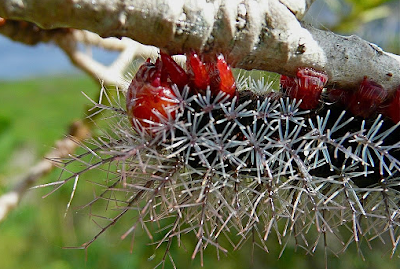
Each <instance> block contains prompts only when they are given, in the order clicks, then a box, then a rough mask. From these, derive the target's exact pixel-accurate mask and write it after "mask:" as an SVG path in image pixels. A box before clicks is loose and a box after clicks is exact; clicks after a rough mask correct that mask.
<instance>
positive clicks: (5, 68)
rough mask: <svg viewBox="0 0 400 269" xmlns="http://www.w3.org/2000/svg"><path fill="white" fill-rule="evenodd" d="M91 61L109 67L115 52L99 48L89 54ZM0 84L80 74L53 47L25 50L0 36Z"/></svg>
mask: <svg viewBox="0 0 400 269" xmlns="http://www.w3.org/2000/svg"><path fill="white" fill-rule="evenodd" d="M92 53H93V55H94V57H95V58H96V59H97V60H98V61H100V62H102V63H105V64H110V63H111V62H112V60H113V59H114V58H115V57H116V55H117V54H116V53H115V52H107V51H104V50H101V49H98V48H94V49H93V50H92ZM0 62H1V64H0V80H16V79H23V78H27V77H33V76H38V75H57V74H65V73H77V72H81V71H79V70H78V69H76V68H75V67H74V66H73V65H72V64H71V62H70V61H69V59H68V57H67V56H66V55H65V53H64V52H63V51H62V50H60V49H59V48H58V47H57V46H55V45H53V44H38V45H36V46H27V45H24V44H21V43H18V42H14V41H12V40H10V39H8V38H6V37H4V36H2V35H0Z"/></svg>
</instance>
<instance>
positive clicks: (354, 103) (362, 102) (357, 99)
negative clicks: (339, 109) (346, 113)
mask: <svg viewBox="0 0 400 269" xmlns="http://www.w3.org/2000/svg"><path fill="white" fill-rule="evenodd" d="M386 98H387V91H386V90H385V89H384V88H383V87H382V86H381V85H379V84H378V83H376V82H374V81H372V80H369V79H367V77H364V79H363V81H362V82H361V84H360V87H359V88H358V90H357V91H356V92H354V93H350V94H349V102H348V104H347V105H348V109H349V110H350V111H351V112H352V113H353V114H354V115H357V116H361V117H363V118H368V117H370V116H372V115H373V114H374V113H375V112H376V110H377V109H378V107H379V106H380V105H381V104H382V103H383V102H384V101H385V100H386Z"/></svg>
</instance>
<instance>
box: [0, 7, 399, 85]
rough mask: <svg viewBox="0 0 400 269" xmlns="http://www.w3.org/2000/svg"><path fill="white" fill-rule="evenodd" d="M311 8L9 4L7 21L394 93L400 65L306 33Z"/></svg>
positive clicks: (365, 47) (350, 42) (358, 45)
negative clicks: (367, 82) (311, 71)
mask: <svg viewBox="0 0 400 269" xmlns="http://www.w3.org/2000/svg"><path fill="white" fill-rule="evenodd" d="M311 3H312V1H305V0H303V1H300V0H299V1H294V0H285V1H279V0H265V1H255V0H241V1H240V0H215V1H206V0H199V1H192V0H164V1H161V0H130V1H128V0H126V1H123V0H107V1H105V0H103V1H100V0H94V1H92V0H74V1H64V0H47V1H43V0H24V1H23V0H9V1H2V2H0V17H4V18H9V19H21V20H27V21H32V22H34V23H36V24H37V25H39V26H40V27H42V28H44V29H53V28H57V27H71V28H76V29H85V30H89V31H91V32H95V33H97V34H99V35H100V36H103V37H110V36H113V37H129V38H131V39H133V40H136V41H138V42H140V43H143V44H148V45H154V46H157V47H160V48H162V49H165V50H168V51H169V52H170V53H171V54H179V53H183V52H185V51H188V50H189V49H194V50H198V51H202V52H204V53H206V54H207V53H215V52H222V53H224V54H225V55H226V57H227V58H228V61H229V62H230V63H231V64H232V65H233V66H235V67H238V68H243V69H260V70H267V71H273V72H277V73H281V74H286V75H294V74H295V72H296V71H297V69H298V68H299V67H305V66H307V67H314V68H315V69H318V70H323V71H325V72H326V73H327V74H328V76H329V79H330V82H329V83H330V85H336V86H337V87H345V88H348V87H349V88H350V87H356V86H357V85H358V84H359V83H360V81H361V80H362V79H363V77H364V76H367V77H369V78H370V79H372V80H374V81H376V82H378V83H380V84H382V85H383V86H384V87H385V88H386V89H388V90H389V91H392V90H393V89H395V88H396V87H397V86H398V85H400V57H399V56H397V55H393V54H390V53H386V52H384V51H382V50H381V49H380V48H378V47H377V46H375V45H373V44H371V43H368V42H366V41H363V40H361V39H359V38H357V37H343V36H338V35H336V34H334V33H331V32H327V31H320V30H316V29H313V28H312V27H310V26H303V25H302V24H301V23H300V22H299V19H300V18H301V17H302V16H303V15H304V13H305V12H306V11H307V8H308V7H309V5H310V4H311Z"/></svg>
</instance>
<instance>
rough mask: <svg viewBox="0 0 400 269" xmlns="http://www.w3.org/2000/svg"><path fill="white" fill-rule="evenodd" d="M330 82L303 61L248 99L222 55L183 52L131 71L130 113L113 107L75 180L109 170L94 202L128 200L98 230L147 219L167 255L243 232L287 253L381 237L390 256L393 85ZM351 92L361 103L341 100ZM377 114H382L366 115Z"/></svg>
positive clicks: (240, 237)
mask: <svg viewBox="0 0 400 269" xmlns="http://www.w3.org/2000/svg"><path fill="white" fill-rule="evenodd" d="M250 79H251V78H248V80H247V82H249V80H250ZM327 80H328V77H327V75H326V74H324V73H323V72H319V71H316V70H312V69H311V68H301V69H299V70H298V72H297V74H296V77H295V78H291V77H287V76H282V78H281V91H280V92H273V91H271V90H270V89H269V90H267V91H265V93H262V94H255V92H257V91H256V90H255V89H254V85H256V83H247V82H246V81H245V82H243V81H242V82H239V81H235V80H234V78H233V75H232V73H231V70H230V67H229V65H228V64H227V63H226V62H225V60H224V58H223V56H222V55H220V56H216V57H214V58H211V60H210V61H204V60H203V57H202V55H201V54H197V53H195V52H190V53H189V54H188V55H187V63H186V70H185V69H183V68H182V67H181V66H179V65H178V64H177V63H176V62H175V61H174V60H173V59H172V58H171V57H170V56H169V55H167V54H166V53H163V52H161V53H160V58H159V59H157V60H156V61H155V63H151V62H150V60H148V61H146V62H145V63H144V64H143V65H142V66H141V67H140V68H139V70H138V72H137V73H136V76H135V77H134V79H133V80H132V82H131V85H130V86H129V89H128V92H127V94H126V113H120V112H118V111H120V110H118V109H114V108H110V110H111V111H114V112H115V113H116V116H117V118H118V119H119V120H118V123H117V126H116V128H113V130H112V133H111V134H109V133H105V135H104V136H103V137H101V138H99V139H97V140H95V141H94V142H93V143H94V145H95V146H96V147H95V148H91V149H90V152H91V153H92V155H93V157H92V158H91V159H90V161H87V162H82V163H83V164H86V165H88V167H87V168H86V169H84V170H82V171H81V172H77V173H74V174H73V175H72V176H71V177H70V178H69V179H72V178H76V176H77V175H80V174H83V173H84V172H85V171H87V170H90V169H92V168H96V167H103V168H104V169H106V170H107V172H108V175H110V178H107V183H106V184H107V185H106V187H105V190H103V191H102V192H100V193H97V194H96V198H95V201H96V202H97V201H100V200H104V201H107V202H108V201H109V200H111V199H112V200H115V201H122V202H121V205H119V206H118V209H119V210H120V213H118V214H116V215H115V216H114V217H107V218H108V219H109V220H110V224H109V225H105V226H103V227H102V230H101V232H100V233H99V234H101V233H102V232H104V231H105V230H106V229H107V228H108V227H110V226H111V225H114V224H115V223H116V222H117V221H119V220H120V218H122V216H124V215H129V216H130V217H129V221H128V225H129V226H128V228H127V232H126V234H124V235H123V238H125V237H127V236H128V235H129V234H130V233H133V232H134V231H135V229H137V227H143V229H145V230H146V231H147V232H148V233H149V234H151V233H153V232H154V233H157V232H156V231H154V229H153V228H152V224H154V223H157V224H161V227H159V228H157V231H159V232H160V233H161V234H162V238H161V239H159V241H158V245H157V246H160V245H161V244H163V243H165V244H166V245H167V248H166V252H168V251H169V248H170V244H171V243H172V242H173V241H174V238H179V240H180V238H181V236H182V237H183V235H187V234H192V236H193V237H195V239H196V240H197V243H196V244H195V247H194V249H193V255H192V257H195V256H196V255H197V254H199V253H200V255H202V254H203V250H205V249H206V248H209V247H215V248H216V249H217V251H221V252H224V253H226V252H227V251H228V250H227V246H228V247H229V245H231V247H232V248H234V249H237V248H239V247H241V246H242V245H243V244H244V243H245V242H246V241H247V240H248V239H249V238H251V240H253V244H255V245H258V246H260V247H261V248H263V249H265V250H268V247H267V244H268V243H269V242H270V240H271V239H272V238H273V237H275V239H277V240H278V242H279V244H281V245H282V248H284V247H285V246H286V244H287V242H288V241H289V240H290V239H291V238H294V239H295V242H296V245H301V247H302V248H304V249H306V250H307V251H309V252H314V251H315V249H316V246H317V245H318V244H319V242H321V241H324V242H323V243H322V244H323V245H324V246H328V245H329V246H330V247H332V248H335V246H337V245H335V244H333V245H332V244H331V242H332V240H338V241H339V242H340V244H339V245H340V246H346V247H347V246H348V245H349V244H350V242H356V244H360V241H362V240H367V241H368V243H369V240H372V239H374V238H377V237H379V238H381V239H382V238H383V237H381V235H382V234H385V233H387V234H389V238H390V239H389V240H390V242H391V244H392V245H391V246H392V250H393V252H394V251H395V250H396V248H397V245H398V243H399V240H398V238H399V236H400V232H399V228H400V227H399V223H400V219H399V216H398V213H396V212H398V211H399V203H400V195H399V191H398V190H399V186H400V161H399V157H400V156H399V155H400V150H399V149H400V143H399V135H400V133H399V128H398V126H399V125H400V123H397V121H398V120H397V121H396V119H398V118H399V116H398V106H399V96H400V94H399V91H400V89H399V90H398V91H397V92H396V93H395V94H394V96H391V97H387V96H384V94H383V93H382V91H381V88H380V87H379V85H377V84H376V83H372V82H370V81H369V80H367V79H365V80H364V81H362V82H360V88H359V89H356V90H354V92H352V93H351V94H350V93H347V92H344V90H333V89H329V88H328V89H326V88H324V87H325V86H326V85H327ZM266 88H268V87H266ZM371 97H373V98H375V97H377V98H378V99H377V100H376V101H374V100H372V99H371ZM349 100H350V101H349ZM352 100H363V102H365V103H362V102H361V103H359V104H357V105H353V106H354V107H353V108H350V107H347V103H351V102H354V101H352ZM365 106H369V108H370V110H369V111H368V112H365V113H364V112H362V108H363V107H365ZM99 107H103V108H104V105H103V106H100V105H99ZM347 109H348V110H349V111H347ZM380 110H385V113H384V116H382V115H378V116H377V117H375V118H368V119H364V118H363V117H364V116H371V117H372V116H374V114H375V113H376V112H377V111H380ZM396 113H397V114H396ZM396 115H397V116H396ZM385 116H386V117H389V118H390V119H392V120H393V121H395V122H396V123H395V124H393V123H392V122H391V121H389V120H386V119H384V117H385ZM396 117H397V118H396ZM132 127H133V128H132ZM83 157H84V155H82V156H81V157H80V156H78V157H76V158H75V160H76V159H79V158H83ZM110 164H112V165H110ZM67 165H68V164H66V166H67ZM67 170H68V169H66V171H67ZM69 179H67V180H65V181H64V182H63V183H62V184H64V183H65V182H67V181H68V180H69ZM102 184H104V183H102ZM110 197H112V198H110ZM92 204H93V203H90V204H89V206H91V205H92ZM121 210H122V211H121ZM132 218H134V219H135V221H134V222H133V223H132ZM119 223H121V221H119ZM122 223H123V222H122ZM343 228H344V229H343ZM343 230H347V231H350V234H343ZM366 231H367V232H366ZM347 236H348V237H347ZM96 237H97V236H96ZM224 237H226V238H227V240H224V239H223V238H224ZM150 238H153V237H152V236H150ZM91 242H93V241H90V242H88V243H87V244H84V247H85V248H86V247H88V246H89V245H90V244H91ZM227 242H229V243H227ZM275 242H276V241H275ZM225 243H227V244H225ZM346 247H344V249H343V250H342V251H344V250H345V248H346ZM336 251H338V252H340V250H338V249H336ZM165 256H167V255H165ZM164 261H165V260H164Z"/></svg>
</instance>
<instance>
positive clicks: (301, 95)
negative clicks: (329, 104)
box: [280, 67, 328, 109]
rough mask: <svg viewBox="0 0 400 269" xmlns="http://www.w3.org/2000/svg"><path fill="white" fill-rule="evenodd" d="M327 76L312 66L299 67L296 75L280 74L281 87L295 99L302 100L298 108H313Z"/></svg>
mask: <svg viewBox="0 0 400 269" xmlns="http://www.w3.org/2000/svg"><path fill="white" fill-rule="evenodd" d="M327 82H328V76H327V75H326V74H325V73H322V72H318V71H315V70H314V69H312V68H307V67H306V68H299V70H298V71H297V74H296V77H295V78H293V77H288V76H283V75H282V76H281V81H280V83H281V87H282V89H284V90H286V93H287V94H288V95H289V96H290V97H291V98H293V99H294V98H295V99H297V100H302V103H301V104H300V108H302V109H315V108H316V107H318V104H319V99H320V96H321V93H322V90H323V88H324V86H325V84H326V83H327Z"/></svg>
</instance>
